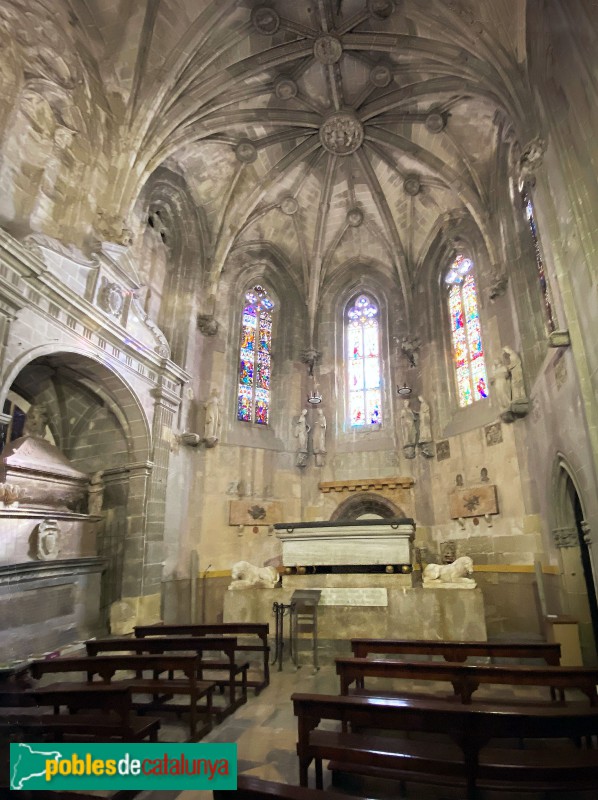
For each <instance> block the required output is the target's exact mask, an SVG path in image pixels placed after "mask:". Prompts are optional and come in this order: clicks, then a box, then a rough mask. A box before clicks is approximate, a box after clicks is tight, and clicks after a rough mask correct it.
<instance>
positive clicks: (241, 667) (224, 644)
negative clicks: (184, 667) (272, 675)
mask: <svg viewBox="0 0 598 800" xmlns="http://www.w3.org/2000/svg"><path fill="white" fill-rule="evenodd" d="M85 647H86V649H87V654H88V655H89V656H96V655H98V654H99V653H123V652H133V653H137V654H143V653H154V654H156V655H159V654H162V653H184V652H191V653H195V654H197V655H200V656H202V659H201V661H200V663H199V671H198V678H200V679H202V678H203V672H204V671H206V670H210V671H215V672H225V673H226V675H227V677H226V678H214V679H212V678H210V681H211V682H212V683H215V684H216V685H217V686H218V687H219V688H221V689H222V690H223V691H224V689H228V703H227V704H226V706H224V707H223V708H217V707H216V706H213V710H214V714H215V715H216V717H217V718H218V719H220V720H221V719H223V718H224V717H226V716H228V715H229V714H232V713H233V711H236V709H237V708H239V706H241V705H243V703H246V702H247V671H248V669H249V664H248V663H247V662H243V663H239V664H237V663H235V651H236V649H237V640H236V638H235V637H232V636H226V637H222V636H201V637H199V636H195V637H193V636H178V637H168V636H150V637H148V638H145V639H133V638H128V637H115V638H114V639H91V640H89V641H88V642H86V643H85ZM206 652H208V653H209V652H218V653H224V655H225V657H226V660H225V661H217V660H206V659H204V658H203V654H204V653H206ZM237 678H240V680H239V681H237ZM237 689H238V690H239V696H238V697H237Z"/></svg>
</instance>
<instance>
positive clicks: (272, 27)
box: [251, 6, 280, 36]
mask: <svg viewBox="0 0 598 800" xmlns="http://www.w3.org/2000/svg"><path fill="white" fill-rule="evenodd" d="M251 22H252V24H253V27H254V28H255V30H256V31H257V32H258V33H261V34H263V35H264V36H272V35H273V34H275V33H276V31H277V30H278V29H279V27H280V17H279V16H278V14H277V13H276V11H274V9H273V8H268V7H267V6H264V7H262V8H256V9H254V10H253V12H252V14H251Z"/></svg>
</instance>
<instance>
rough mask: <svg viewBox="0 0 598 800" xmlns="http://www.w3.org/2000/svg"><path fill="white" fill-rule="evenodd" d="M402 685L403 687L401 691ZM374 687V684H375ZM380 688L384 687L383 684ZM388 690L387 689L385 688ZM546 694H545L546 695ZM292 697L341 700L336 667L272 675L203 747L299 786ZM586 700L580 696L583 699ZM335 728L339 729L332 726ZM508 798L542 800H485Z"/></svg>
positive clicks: (486, 693)
mask: <svg viewBox="0 0 598 800" xmlns="http://www.w3.org/2000/svg"><path fill="white" fill-rule="evenodd" d="M401 684H402V685H401ZM372 685H373V682H372ZM380 685H382V684H380ZM385 686H386V687H388V686H389V684H388V683H387V684H385ZM393 687H394V688H397V689H402V690H404V691H410V692H417V693H422V694H426V693H430V692H433V693H437V694H441V695H446V694H447V693H448V691H449V689H450V687H449V686H448V684H441V683H432V682H429V681H421V682H416V681H410V682H409V685H407V682H406V681H403V682H399V681H396V682H394V684H393ZM547 691H548V690H546V692H547ZM293 692H316V693H324V694H338V678H337V676H336V674H335V671H334V667H333V666H331V665H325V666H323V667H322V668H321V669H320V670H319V671H318V672H316V673H314V671H313V669H312V668H311V667H308V666H304V667H301V668H300V669H299V670H295V668H294V667H292V665H290V664H285V666H284V670H283V672H273V673H272V680H271V684H270V686H269V687H268V688H267V689H265V690H264V691H263V692H262V693H261V694H260V695H258V696H257V697H255V696H253V690H250V698H249V701H248V702H247V704H246V705H244V706H242V707H241V708H240V709H238V710H237V712H236V713H235V714H233V715H232V716H230V717H229V718H228V719H226V720H225V721H224V722H223V723H221V724H220V725H218V726H217V727H216V728H214V730H213V731H212V732H211V733H210V734H209V735H208V736H206V737H205V738H204V739H203V740H202V741H204V742H236V743H237V746H238V759H239V761H238V769H239V773H246V774H248V775H255V776H257V777H260V778H266V779H268V780H275V781H282V782H284V783H288V784H295V785H297V784H298V783H299V776H298V768H297V756H296V753H295V744H296V741H297V723H296V719H295V717H294V715H293V708H292V705H291V703H290V702H289V698H290V696H291V694H292V693H293ZM540 693H541V690H540V689H538V690H534V689H533V688H531V689H530V687H522V688H517V687H514V688H511V687H487V686H482V687H480V689H479V690H478V692H477V693H476V698H478V699H479V700H482V699H483V698H484V697H490V696H491V697H492V698H493V699H495V700H497V699H500V700H504V702H507V703H508V702H509V701H510V700H515V699H524V698H529V697H530V696H534V694H535V696H536V697H538V698H539V697H544V698H545V695H544V694H540ZM581 697H582V696H581V695H580V698H581ZM329 724H330V725H331V726H333V727H334V725H335V723H332V722H331V723H329ZM185 735H186V727H184V726H183V725H178V724H176V725H175V724H171V723H168V722H164V723H163V726H162V730H161V732H160V739H161V740H163V741H180V740H184V738H185ZM310 785H312V786H313V774H312V772H310ZM324 785H325V787H327V786H330V773H328V772H327V770H326V769H325V770H324ZM336 791H344V792H345V793H347V794H349V793H352V794H353V795H360V796H361V797H364V796H367V797H369V798H382V799H383V800H396V798H397V797H398V796H399V792H398V784H396V783H394V782H393V783H391V782H388V781H377V782H371V783H368V785H367V789H366V790H364V789H363V788H361V789H357V788H355V787H354V786H351V785H348V786H347V787H345V788H344V790H339V789H336ZM462 796H463V794H462V792H461V791H460V790H456V789H454V788H453V789H442V788H437V787H436V788H434V787H426V786H422V785H416V784H408V785H407V793H406V795H404V797H405V798H407V800H445V798H446V800H456V798H462ZM503 797H508V798H509V800H520V799H521V800H523V798H526V800H540V797H543V798H544V797H546V796H545V795H544V796H541V795H539V794H533V793H525V794H523V793H521V794H520V793H508V795H507V794H505V793H498V792H486V793H484V794H483V800H499V799H500V798H503ZM595 797H596V794H595V793H577V794H568V795H566V796H565V795H563V794H562V793H551V794H550V800H582V799H583V800H590V798H593V800H595ZM139 800H212V793H211V792H209V791H184V792H181V793H178V794H177V793H176V792H144V793H143V794H142V795H140V798H139Z"/></svg>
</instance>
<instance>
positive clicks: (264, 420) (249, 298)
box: [237, 285, 274, 425]
mask: <svg viewBox="0 0 598 800" xmlns="http://www.w3.org/2000/svg"><path fill="white" fill-rule="evenodd" d="M273 308H274V302H273V300H272V299H271V298H270V296H269V294H268V292H267V290H266V289H264V288H263V287H262V286H259V285H256V286H254V287H253V289H250V290H249V291H248V292H247V293H246V295H245V303H244V306H243V318H242V322H241V347H240V355H239V386H238V395H237V419H239V420H241V421H242V422H255V423H257V424H258V425H267V424H268V422H269V419H270V405H271V395H270V392H271V386H270V383H271V351H272V310H273Z"/></svg>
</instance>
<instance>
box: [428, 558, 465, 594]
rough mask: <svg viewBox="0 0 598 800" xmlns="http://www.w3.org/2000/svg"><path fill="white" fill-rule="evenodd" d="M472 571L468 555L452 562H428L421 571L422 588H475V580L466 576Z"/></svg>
mask: <svg viewBox="0 0 598 800" xmlns="http://www.w3.org/2000/svg"><path fill="white" fill-rule="evenodd" d="M472 573H473V561H472V560H471V558H470V557H469V556H461V558H458V559H456V561H453V563H452V564H428V566H427V567H426V568H425V569H424V573H423V584H424V588H427V587H429V588H433V589H436V588H445V589H475V587H476V585H477V584H476V582H475V580H474V579H473V578H469V577H467V576H468V575H471V574H472Z"/></svg>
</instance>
